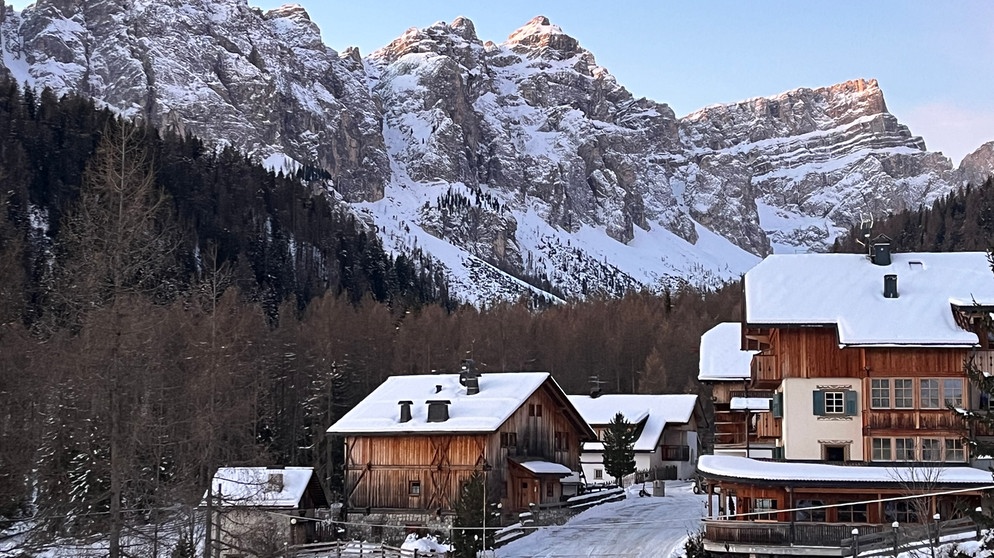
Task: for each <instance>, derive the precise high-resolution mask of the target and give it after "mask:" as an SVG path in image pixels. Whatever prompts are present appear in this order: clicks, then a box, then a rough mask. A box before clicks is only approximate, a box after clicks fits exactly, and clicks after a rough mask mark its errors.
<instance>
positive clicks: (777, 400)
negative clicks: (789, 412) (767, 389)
mask: <svg viewBox="0 0 994 558" xmlns="http://www.w3.org/2000/svg"><path fill="white" fill-rule="evenodd" d="M770 412H771V413H773V418H783V392H782V391H778V392H776V393H774V394H773V401H772V402H771V404H770Z"/></svg>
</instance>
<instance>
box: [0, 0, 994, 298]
mask: <svg viewBox="0 0 994 558" xmlns="http://www.w3.org/2000/svg"><path fill="white" fill-rule="evenodd" d="M0 31H2V33H0V38H2V41H3V51H4V57H3V64H4V66H3V70H4V71H6V72H7V73H9V74H12V75H14V76H15V77H16V78H17V79H18V80H20V81H27V82H28V83H30V84H33V85H36V86H40V87H50V88H52V89H53V90H54V91H55V92H56V93H58V94H63V93H69V92H78V93H82V94H85V95H89V96H92V97H93V98H95V99H96V100H98V101H99V102H100V103H103V104H104V105H106V106H109V107H112V108H114V109H115V110H117V111H120V112H121V113H122V114H124V115H126V116H129V117H141V118H145V119H148V120H150V121H152V122H153V123H155V124H156V125H158V126H160V127H161V128H163V129H166V130H175V131H178V132H182V133H192V134H196V135H198V136H201V137H203V138H204V139H206V140H208V141H209V142H213V143H215V144H218V145H231V146H234V147H237V148H239V149H241V150H243V151H244V152H246V153H248V154H250V155H251V156H253V157H255V158H257V159H258V160H259V161H261V162H263V163H264V164H266V165H268V166H269V167H270V168H273V169H283V170H294V169H298V168H300V167H301V166H303V165H307V166H310V167H317V168H320V169H323V170H324V171H326V175H327V176H329V177H330V178H329V179H328V180H326V181H316V182H315V184H314V186H315V192H318V193H326V194H328V195H327V199H328V200H329V203H337V201H335V200H344V201H345V202H348V203H351V204H352V205H351V208H352V210H353V211H354V212H355V213H356V215H357V216H358V217H359V221H360V222H361V223H365V224H366V225H368V226H369V227H370V228H371V229H375V230H376V231H377V232H378V233H379V234H380V236H381V238H383V240H384V242H385V243H386V244H387V246H388V247H389V248H391V249H393V250H396V251H397V252H410V251H412V250H414V249H417V250H420V251H421V252H422V253H426V254H428V255H429V256H430V257H431V258H433V259H434V260H435V261H436V263H438V264H439V266H440V267H441V268H442V269H443V270H444V271H445V272H446V273H447V275H448V277H449V279H450V280H451V281H452V284H453V292H454V293H455V294H456V295H458V296H463V297H464V298H467V299H469V300H475V301H481V302H485V301H489V300H492V299H495V298H503V299H507V298H514V297H517V296H520V295H521V294H522V293H527V292H536V291H539V292H541V293H545V294H547V293H549V292H554V293H556V295H559V296H563V297H567V298H569V297H580V296H587V295H590V294H593V293H606V294H611V295H616V294H620V293H623V292H625V291H628V290H631V289H640V288H648V289H655V290H658V289H662V288H663V287H666V286H673V285H675V284H683V283H688V282H689V283H693V284H697V285H715V284H717V283H719V282H722V281H725V280H729V279H734V278H736V277H738V276H739V274H741V273H742V272H744V271H745V270H746V269H748V267H749V266H751V265H753V264H754V263H755V262H756V261H758V259H759V258H760V257H762V256H764V255H766V254H769V253H771V252H773V251H808V250H824V249H826V248H827V247H828V246H830V244H831V242H832V240H833V239H834V236H835V235H837V234H838V233H839V232H840V231H841V230H842V228H843V227H846V226H848V225H849V224H850V223H852V222H853V221H858V220H859V218H860V216H861V215H867V214H871V213H872V214H877V215H880V214H884V213H887V212H890V211H896V210H900V209H902V208H904V207H908V206H918V205H919V204H921V203H930V202H931V200H933V199H935V198H936V197H938V196H940V195H942V194H944V193H946V192H948V191H949V190H950V189H951V188H953V187H956V186H958V185H959V184H961V183H962V182H963V180H964V179H966V178H969V179H971V180H973V179H976V178H977V177H980V176H983V175H984V174H985V173H989V172H990V171H991V168H992V165H994V163H992V161H994V157H992V156H991V148H990V146H985V148H986V151H984V148H982V149H981V150H979V151H978V152H977V153H975V154H973V155H971V156H970V157H968V158H967V160H964V164H963V167H964V169H963V170H953V168H952V165H951V163H950V162H949V160H948V159H946V158H945V157H943V156H942V155H941V154H937V153H929V152H928V151H926V150H925V145H924V142H923V141H922V140H921V138H918V137H915V136H914V135H912V134H911V132H910V131H909V130H908V128H907V127H906V126H904V125H902V124H900V123H899V122H898V121H897V119H896V118H895V117H894V116H893V115H891V114H890V113H888V112H887V107H886V103H885V102H884V96H883V93H882V92H881V90H880V88H879V86H878V84H877V83H876V81H874V80H854V81H850V82H846V83H842V84H838V85H833V86H830V87H824V88H818V89H797V90H794V91H789V92H786V93H783V94H781V95H777V96H774V97H765V98H757V99H750V100H747V101H741V102H737V103H731V104H726V105H716V106H711V107H707V108H704V109H701V110H699V111H697V112H694V113H691V114H689V115H687V116H685V117H683V118H677V117H676V115H675V114H674V113H673V111H672V110H671V109H670V107H668V106H667V105H666V104H663V103H659V102H656V101H652V100H649V99H645V98H635V97H634V96H633V95H632V94H631V93H629V92H628V91H627V90H626V89H625V88H624V87H623V86H622V85H620V84H619V83H618V82H617V80H616V79H615V77H614V76H612V75H611V74H610V73H609V72H608V71H607V69H605V68H603V67H601V66H599V65H598V64H597V62H596V60H595V57H594V55H593V54H592V53H591V52H589V51H587V50H586V49H584V48H583V46H582V45H581V43H580V41H578V40H577V39H576V38H574V37H572V36H570V35H569V34H567V33H566V32H564V31H563V30H562V29H561V28H560V27H558V26H557V25H555V24H553V23H552V22H550V21H549V20H548V18H545V17H543V16H538V17H536V18H534V19H532V20H531V21H529V22H527V23H526V24H525V25H524V26H522V27H521V28H520V29H517V30H515V31H514V32H512V33H511V34H510V36H509V37H508V38H507V40H506V41H504V42H502V43H499V44H497V43H494V42H490V41H484V40H481V39H480V38H479V37H478V36H477V33H476V29H475V26H474V25H473V23H472V22H471V21H469V20H468V19H466V18H462V17H459V18H456V19H455V20H453V21H451V22H439V23H436V24H434V25H431V26H429V27H426V28H423V29H416V28H411V29H409V30H407V31H406V32H404V33H403V34H402V35H401V36H400V37H398V38H397V39H395V40H394V41H392V42H391V43H390V44H388V45H386V46H384V47H383V48H381V49H379V50H377V51H375V52H372V53H369V54H368V55H366V56H365V58H363V57H362V53H359V52H358V51H357V50H355V49H347V50H345V51H344V52H342V53H341V54H340V53H338V52H336V51H334V50H332V49H330V48H328V47H327V46H325V45H324V43H323V42H322V38H321V36H320V32H319V30H318V28H317V26H316V25H315V24H314V23H313V22H312V21H311V20H310V18H309V17H308V15H307V13H306V11H304V9H303V8H301V7H299V6H284V7H282V8H278V9H275V10H270V11H268V12H262V11H261V10H259V9H257V8H252V7H249V5H248V4H247V3H246V1H245V0H58V1H56V0H42V1H39V2H37V3H36V4H35V5H34V6H33V7H31V8H28V9H25V10H24V11H23V12H15V11H12V10H8V11H6V12H5V13H4V17H3V19H2V20H0ZM523 280H524V281H527V283H526V282H524V281H523Z"/></svg>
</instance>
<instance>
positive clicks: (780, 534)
mask: <svg viewBox="0 0 994 558" xmlns="http://www.w3.org/2000/svg"><path fill="white" fill-rule="evenodd" d="M885 527H886V528H888V529H889V527H888V526H885V525H857V526H855V528H856V529H858V530H859V534H860V535H866V534H869V533H879V532H880V531H882V530H883V529H884V528H885ZM853 528H854V526H853V525H852V524H844V523H777V522H765V521H720V520H719V521H710V520H709V521H705V522H704V540H706V541H710V542H716V543H729V544H755V545H774V546H779V545H783V546H788V545H798V546H835V547H838V546H840V541H842V539H845V538H849V537H852V530H853Z"/></svg>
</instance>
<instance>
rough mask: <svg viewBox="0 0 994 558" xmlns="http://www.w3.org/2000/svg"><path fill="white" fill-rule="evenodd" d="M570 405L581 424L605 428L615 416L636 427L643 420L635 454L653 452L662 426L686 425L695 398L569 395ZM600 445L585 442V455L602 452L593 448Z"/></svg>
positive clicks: (626, 394) (688, 395) (695, 400)
mask: <svg viewBox="0 0 994 558" xmlns="http://www.w3.org/2000/svg"><path fill="white" fill-rule="evenodd" d="M569 400H570V403H572V404H573V406H574V407H576V409H577V410H578V411H580V416H582V417H583V420H585V421H587V424H589V425H591V426H595V425H596V426H606V425H607V424H609V423H610V422H611V421H612V420H613V419H614V416H615V415H616V414H618V413H619V412H620V413H621V414H622V416H624V417H625V420H627V421H628V422H630V423H632V424H638V423H639V422H642V420H643V419H644V420H645V426H644V427H643V428H642V434H641V435H640V436H639V438H638V440H635V446H634V449H635V451H655V450H656V446H657V445H658V443H659V438H660V437H661V436H662V435H663V428H665V427H666V423H671V424H686V423H688V422H690V421H691V419H692V417H693V416H694V408H695V407H696V406H697V395H695V394H678V395H647V394H628V393H612V394H607V395H601V396H599V397H590V396H589V395H570V396H569ZM598 444H600V442H588V443H586V444H584V446H583V449H584V450H587V451H602V450H603V445H602V444H601V446H600V449H598V448H597V445H598Z"/></svg>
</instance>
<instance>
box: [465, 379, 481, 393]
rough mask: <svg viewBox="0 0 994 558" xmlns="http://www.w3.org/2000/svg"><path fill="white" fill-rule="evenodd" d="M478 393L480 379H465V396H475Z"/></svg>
mask: <svg viewBox="0 0 994 558" xmlns="http://www.w3.org/2000/svg"><path fill="white" fill-rule="evenodd" d="M477 393H480V379H479V378H478V377H476V376H469V377H467V378H466V395H476V394H477Z"/></svg>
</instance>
